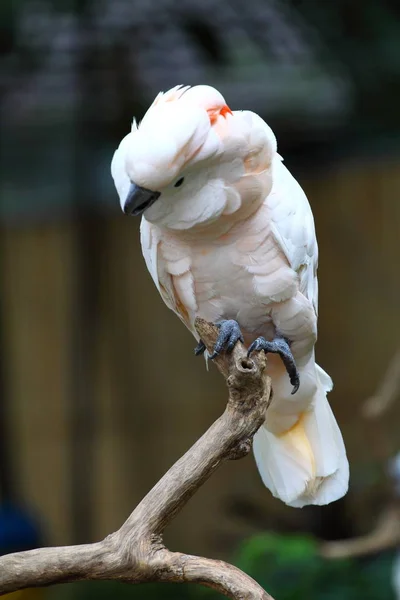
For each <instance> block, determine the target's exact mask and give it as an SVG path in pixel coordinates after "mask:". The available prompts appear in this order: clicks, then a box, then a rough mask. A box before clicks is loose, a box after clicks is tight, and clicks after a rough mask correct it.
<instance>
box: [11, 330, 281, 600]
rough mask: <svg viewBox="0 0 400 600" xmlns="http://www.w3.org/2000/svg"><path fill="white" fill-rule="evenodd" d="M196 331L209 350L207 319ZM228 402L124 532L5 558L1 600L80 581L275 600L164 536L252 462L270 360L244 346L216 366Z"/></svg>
mask: <svg viewBox="0 0 400 600" xmlns="http://www.w3.org/2000/svg"><path fill="white" fill-rule="evenodd" d="M196 329H197V331H198V333H199V335H200V337H201V339H202V340H203V341H204V343H205V345H206V347H207V349H209V350H211V349H212V348H213V346H214V344H215V340H216V337H217V333H218V330H217V329H216V327H215V326H214V325H211V324H209V323H207V322H206V321H204V320H202V319H198V320H197V321H196ZM215 363H216V364H217V367H218V369H219V370H220V371H221V373H222V374H223V375H224V376H225V378H226V383H227V385H228V389H229V399H228V404H227V406H226V409H225V412H224V413H223V415H222V416H221V417H220V418H219V419H217V421H216V422H215V423H214V424H213V425H212V426H211V427H210V429H209V430H208V431H207V432H206V433H205V434H204V435H203V436H202V437H201V438H200V439H199V440H198V441H197V442H196V443H195V444H194V446H192V448H191V449H190V450H189V451H188V452H187V453H186V454H185V455H184V456H183V457H182V458H181V459H180V460H178V462H177V463H175V465H173V467H171V469H170V470H169V471H168V472H167V473H166V474H165V475H164V477H163V478H162V479H161V480H160V481H159V482H158V483H157V484H156V485H155V486H154V488H153V489H152V490H151V491H150V492H149V493H148V494H147V496H146V497H145V498H144V499H143V500H142V502H141V503H140V504H139V505H138V506H137V508H136V509H135V510H134V511H133V512H132V514H131V515H130V516H129V517H128V519H127V520H126V521H125V523H124V524H123V525H122V527H121V528H120V529H119V530H118V531H116V532H115V533H112V534H111V535H109V536H108V537H107V538H105V539H104V540H103V541H101V542H97V543H94V544H85V545H81V546H66V547H60V548H41V549H38V550H31V551H28V552H18V553H14V554H7V555H5V556H2V557H0V595H3V594H5V593H8V592H13V591H16V590H21V589H24V588H27V587H37V586H47V585H52V584H55V583H62V582H71V581H79V580H96V579H97V580H99V579H102V580H105V579H107V580H118V581H125V582H128V583H143V582H150V581H152V582H154V581H165V582H175V583H182V582H193V583H199V584H203V585H205V586H208V587H211V588H214V589H215V590H218V591H219V592H220V593H222V594H224V595H225V596H227V597H229V598H234V599H236V600H272V598H271V596H270V595H269V594H267V593H266V592H265V591H264V590H263V589H262V588H261V587H260V586H259V585H258V584H257V583H256V582H255V581H254V580H253V579H252V578H251V577H249V576H248V575H246V574H245V573H243V572H242V571H240V570H239V569H237V568H236V567H234V566H232V565H229V564H228V563H225V562H223V561H219V560H211V559H208V558H201V557H197V556H190V555H187V554H182V553H179V552H171V551H169V550H168V549H167V548H165V546H164V544H163V540H162V533H163V531H164V529H165V527H166V526H167V525H168V524H169V523H170V521H171V520H172V519H173V518H174V517H175V516H176V515H177V513H178V512H179V511H180V510H181V509H182V507H183V506H184V505H185V504H186V503H187V502H188V500H189V499H190V498H191V497H192V496H193V494H194V493H195V492H196V491H197V490H198V489H199V487H200V486H201V485H202V484H203V483H204V482H205V481H206V480H207V479H208V478H209V477H210V475H212V473H214V471H215V470H216V469H217V468H218V467H219V466H220V464H221V463H223V462H224V461H225V460H229V459H236V458H241V457H242V456H245V455H246V454H247V453H248V452H249V451H250V448H251V440H252V437H253V435H254V434H255V432H256V431H257V429H258V428H259V427H260V426H261V424H262V423H263V422H264V419H265V413H266V409H267V407H268V404H269V401H270V397H271V384H270V379H269V377H268V376H267V374H266V369H265V367H266V358H265V355H264V353H260V354H258V355H255V356H254V358H252V359H249V358H247V356H246V350H245V348H244V346H243V345H242V344H241V343H238V344H237V345H236V347H235V349H234V351H233V353H232V354H231V355H221V356H219V357H217V358H216V360H215Z"/></svg>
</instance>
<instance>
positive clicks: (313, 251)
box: [265, 155, 318, 314]
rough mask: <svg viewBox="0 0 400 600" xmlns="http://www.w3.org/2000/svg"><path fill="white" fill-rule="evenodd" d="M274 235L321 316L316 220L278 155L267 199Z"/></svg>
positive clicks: (305, 294) (299, 187) (302, 289)
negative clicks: (319, 308) (319, 310)
mask: <svg viewBox="0 0 400 600" xmlns="http://www.w3.org/2000/svg"><path fill="white" fill-rule="evenodd" d="M265 202H266V205H267V207H268V212H269V218H270V223H271V228H272V233H273V235H274V237H275V239H276V241H277V243H278V244H279V246H280V248H281V249H282V251H283V252H284V254H285V256H286V258H287V260H288V262H289V264H290V266H291V268H292V269H293V270H294V271H295V272H296V273H297V275H298V277H299V280H300V291H301V293H302V294H303V295H304V296H305V297H306V298H307V299H308V300H309V301H310V302H311V303H312V305H313V307H314V310H315V313H316V314H317V313H318V279H317V268H318V245H317V239H316V235H315V227H314V218H313V214H312V211H311V207H310V205H309V203H308V200H307V196H306V195H305V193H304V192H303V190H302V188H301V186H300V184H299V183H298V182H297V181H296V179H295V178H294V177H293V176H292V175H291V173H290V172H289V171H288V169H287V168H286V167H285V165H283V163H282V159H281V158H280V157H279V155H276V158H275V159H274V165H273V187H272V190H271V193H270V194H269V196H268V197H267V199H266V201H265Z"/></svg>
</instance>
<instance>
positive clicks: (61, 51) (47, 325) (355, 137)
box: [0, 0, 400, 600]
mask: <svg viewBox="0 0 400 600" xmlns="http://www.w3.org/2000/svg"><path fill="white" fill-rule="evenodd" d="M399 6H400V5H399V4H398V2H396V1H395V0H390V1H389V0H364V2H358V1H356V0H353V1H351V0H347V1H346V0H336V1H335V2H325V3H324V2H320V1H318V0H291V1H289V0H280V1H278V0H276V1H275V0H259V1H257V0H247V1H246V2H242V1H240V0H202V1H200V0H181V1H180V2H176V1H174V0H149V1H144V0H143V1H140V0H86V1H75V2H73V1H72V0H59V1H56V0H54V1H50V0H38V1H34V0H29V1H28V0H1V3H0V24H1V36H0V244H1V254H0V260H1V262H0V286H1V293H0V357H1V363H0V394H1V402H0V426H1V429H0V482H1V485H0V494H1V496H0V498H1V506H0V551H2V552H8V551H12V550H14V549H24V548H28V547H34V546H37V545H40V544H44V543H45V544H69V543H78V542H86V541H91V540H96V539H99V538H101V537H103V536H105V535H106V534H108V533H110V532H111V531H112V530H114V529H116V528H118V527H119V525H120V524H121V522H122V521H123V520H124V519H125V518H126V516H127V515H128V514H129V512H130V511H131V510H132V508H133V507H134V506H135V505H136V503H137V502H138V501H139V500H140V499H141V497H142V496H143V495H144V494H145V493H146V491H147V490H148V489H149V488H150V487H151V486H152V485H153V484H154V483H155V482H156V481H157V480H158V479H159V477H160V476H161V475H162V474H163V473H164V472H165V470H166V469H167V468H168V467H169V466H170V465H171V464H172V463H173V462H174V461H175V460H176V459H177V458H178V457H179V456H180V455H181V454H182V453H183V452H184V451H185V450H186V449H187V448H188V447H189V446H190V445H191V444H192V443H193V442H194V441H195V440H196V439H197V438H198V437H199V436H200V435H201V433H202V432H203V431H204V430H205V429H206V428H207V427H208V426H209V425H210V424H211V423H212V421H213V419H215V418H216V417H217V416H218V415H219V414H220V413H221V411H222V410H223V407H224V402H225V400H226V392H225V389H224V384H223V381H222V379H221V378H220V377H219V375H218V374H217V373H216V370H215V369H214V368H213V367H212V366H211V368H210V372H209V373H208V374H207V373H206V371H205V366H204V363H203V361H202V360H200V359H198V360H196V359H195V357H194V356H193V345H194V341H193V339H192V338H191V336H190V335H189V333H188V332H187V331H186V330H185V328H184V327H183V326H182V325H181V323H180V322H179V320H178V319H176V317H175V316H174V315H173V314H172V313H170V312H169V311H168V309H167V308H166V307H165V306H164V305H163V303H162V301H161V299H160V298H159V296H158V293H157V291H156V289H155V287H154V285H153V283H152V282H151V279H150V276H149V275H148V273H147V271H146V267H145V264H144V261H143V259H142V256H141V251H140V246H139V238H138V228H139V222H138V221H136V220H134V219H127V218H125V217H124V216H123V215H122V213H121V211H120V208H119V202H118V198H117V195H116V192H115V190H114V187H113V183H112V179H111V175H110V162H111V158H112V154H113V152H114V150H115V148H116V147H117V145H118V143H119V141H120V140H121V138H122V137H123V136H124V135H125V134H126V133H127V132H128V131H129V128H130V123H131V121H132V118H133V116H134V115H135V116H136V117H137V118H139V119H140V118H141V117H142V115H143V114H144V112H145V110H146V108H147V107H148V105H149V104H150V103H151V101H152V100H153V98H154V96H155V95H156V94H157V93H158V92H159V91H160V90H167V89H169V88H170V87H172V86H174V85H177V84H191V85H195V84H199V83H207V84H210V85H214V86H215V87H217V88H218V89H219V90H220V91H221V92H222V93H223V94H224V95H225V98H226V100H227V102H228V104H229V106H230V107H231V108H232V109H233V110H234V109H250V110H254V111H256V112H258V113H259V114H260V115H261V116H262V117H263V118H264V119H265V120H266V121H267V122H268V123H269V124H270V125H271V127H272V128H273V130H274V131H275V133H276V135H277V138H278V149H279V152H280V154H282V155H283V156H284V159H285V164H286V165H287V166H288V168H289V169H290V170H291V171H292V172H293V174H294V175H295V176H296V177H297V178H298V180H299V181H300V182H301V184H302V186H303V187H304V189H305V191H306V193H307V195H308V197H309V200H310V203H311V205H312V208H313V212H314V216H315V221H316V227H317V234H318V240H319V246H320V269H319V280H320V317H319V341H318V346H317V358H318V362H319V363H320V364H321V365H322V366H323V367H324V368H325V369H326V370H327V371H328V372H329V373H330V374H331V375H332V377H333V379H334V382H335V389H334V391H333V392H332V394H331V395H330V401H331V403H332V405H333V407H334V410H335V413H336V415H337V418H338V421H339V423H340V426H341V429H342V431H343V435H344V438H345V443H346V446H347V449H348V455H349V460H350V464H351V486H350V491H349V493H348V495H347V496H346V498H345V499H343V500H341V501H340V502H337V503H335V504H333V505H331V506H328V507H326V508H323V509H319V508H306V509H303V510H295V509H290V508H287V507H285V506H284V505H283V504H282V503H280V502H278V501H277V500H274V499H272V498H271V497H270V494H269V492H268V491H267V490H265V488H264V487H263V486H262V484H261V480H260V478H259V476H258V473H257V470H256V467H255V464H254V461H253V459H252V457H250V458H247V459H245V460H243V461H240V462H234V463H232V464H229V465H226V466H224V468H223V469H222V470H221V471H220V472H218V473H217V474H216V475H214V477H213V478H212V479H211V480H210V481H209V482H207V484H206V485H205V486H204V487H203V488H202V489H201V490H200V491H199V493H198V494H197V495H196V497H195V498H194V499H193V500H192V501H191V502H190V504H189V506H188V507H186V508H185V510H184V511H183V513H182V514H181V515H180V516H179V517H178V518H177V519H176V521H175V522H174V524H173V525H172V526H171V528H170V529H169V530H168V532H167V535H166V540H167V543H168V544H169V545H170V546H171V547H172V548H173V549H179V550H181V551H188V552H192V553H202V554H206V555H208V556H215V557H222V558H225V559H230V560H234V559H235V556H236V557H237V556H238V554H237V553H238V552H239V550H238V548H240V547H241V546H240V544H243V543H244V541H246V540H249V544H251V543H253V542H252V540H254V539H258V538H254V536H259V535H260V534H261V535H264V534H265V532H271V531H274V532H277V533H278V534H279V535H281V536H282V540H286V539H287V540H289V541H290V540H291V539H292V538H290V537H287V536H288V535H292V534H296V535H298V536H299V537H298V538H296V539H299V540H303V537H304V534H311V535H312V536H314V539H316V540H333V539H341V538H351V537H353V536H356V535H361V534H366V533H367V532H368V531H370V530H371V529H372V528H373V527H374V525H375V522H376V519H377V517H378V516H379V514H380V513H382V512H384V511H385V510H386V507H387V505H388V504H389V503H390V502H391V498H392V495H393V490H392V485H391V482H390V481H389V479H388V477H387V464H388V461H389V460H390V458H391V457H393V456H394V455H395V453H396V452H397V451H399V446H400V436H399V415H400V412H399V411H400V409H399V403H398V402H397V404H396V403H395V402H394V403H393V405H392V406H391V408H390V410H389V409H388V410H387V411H386V412H385V413H384V414H383V415H382V416H381V417H379V418H378V419H373V420H371V419H366V418H365V415H364V412H365V411H364V412H363V410H362V408H363V406H364V403H365V401H366V400H367V398H368V397H370V396H372V395H374V394H375V393H376V390H377V389H378V391H379V382H380V381H381V380H382V378H383V377H384V374H385V371H386V370H387V368H388V367H389V365H390V363H391V360H392V358H393V356H394V354H395V352H396V351H397V350H398V348H399V334H400V316H399V296H400V283H399V261H400V245H399V235H400V110H399V106H400V19H399V16H400V15H399V13H400V7H399ZM154 346H157V348H158V350H159V354H160V362H159V365H158V372H157V373H156V374H154V372H153V367H152V365H150V364H149V361H148V355H149V350H150V349H151V348H152V347H154ZM394 371H395V377H396V376H397V377H400V376H399V375H398V370H397V371H396V369H395V370H394ZM396 373H397V375H396ZM395 387H396V386H395ZM378 395H379V394H378ZM392 396H393V397H395V396H396V393H393V394H392ZM263 539H264V538H263ZM274 539H275V538H274ZM279 539H281V538H279ZM304 539H305V538H304ZM289 541H288V542H287V543H288V547H289V546H290V543H289ZM257 543H258V542H257ZM268 543H269V542H268ZM274 543H275V542H274ZM277 543H278V542H277ZM279 543H280V542H279ZM282 543H283V542H282ZM304 543H306V542H304ZM263 544H264V545H263ZM266 544H267V542H265V540H264V542H259V546H257V552H259V551H260V552H261V554H262V552H264V550H265V547H266V546H265V545H266ZM267 545H268V544H267ZM251 547H252V548H253V549H254V548H255V546H251ZM290 547H291V546H290ZM274 548H275V550H274V552H273V555H274V556H276V555H277V553H278V550H276V547H275V546H274ZM285 548H286V546H285ZM257 552H256V553H257ZM285 552H286V551H285ZM310 552H311V554H310V556H309V563H307V564H313V565H314V566H315V565H317V567H318V573H320V572H322V571H323V572H325V571H324V569H329V568H331V567H328V566H326V565H325V563H324V564H322V563H321V564H320V563H319V562H318V560H317V558H316V556H317V554H318V552H317V550H315V555H314V554H313V552H314V550H313V551H311V550H310ZM289 554H290V551H288V555H289ZM303 554H304V556H305V555H306V554H307V549H306V547H304V552H303ZM246 556H247V555H246ZM285 556H287V555H286V554H285ZM307 556H308V555H307ZM383 558H384V559H385V561H386V562H385V566H384V567H382V569H384V568H386V569H387V573H390V569H391V568H392V567H391V566H390V565H391V564H392V562H391V561H392V554H390V553H389V554H387V553H384V555H383ZM238 560H239V559H238ZM246 560H247V559H246ZM285 560H286V559H285ZM288 560H289V559H288ZM290 560H292V559H290ZM371 560H372V561H374V560H375V561H376V560H378V561H379V560H380V555H378V556H374V557H372V559H371ZM243 561H244V562H243ZM243 561H242V563H241V564H242V565H244V566H245V567H246V570H248V572H250V571H252V570H253V567H254V565H253V563H251V561H250V562H247V563H246V561H245V560H244V559H243ZM239 562H240V561H239ZM265 562H267V559H265ZM289 562H290V561H289ZM250 563H251V564H250ZM262 564H265V563H263V562H262ZM285 564H286V563H285ZM382 564H383V563H382ZM371 565H372V566H371ZM374 565H375V566H374ZM278 567H279V568H278ZM278 567H276V570H277V571H279V569H281V571H282V573H284V574H285V573H287V571H286V570H285V569H287V568H289V567H287V565H286V566H285V567H282V565H281V566H278ZM290 568H292V566H290ZM373 568H376V569H378V567H376V564H375V562H373V564H372V563H367V567H365V563H364V562H361V563H359V562H357V564H354V565H353V566H352V569H353V570H351V576H349V581H348V582H347V584H346V585H347V586H348V588H349V589H350V588H351V587H353V588H354V590H356V589H358V590H359V591H358V592H357V593H358V596H356V597H360V593H361V592H360V589H361V588H357V585H358V583H357V581H358V579H359V578H360V577H361V575H360V573H362V572H363V571H362V570H363V569H366V572H367V573H368V574H369V576H371V577H372V576H373V577H374V579H375V581H377V580H379V577H381V575H378V574H374V573H375V572H374V571H373ZM257 569H258V570H257ZM281 571H279V572H281ZM378 571H379V569H378ZM378 571H377V572H376V573H378ZM262 572H263V567H262V566H261V567H257V568H256V567H254V573H253V572H252V574H253V575H254V576H256V575H257V573H262ZM349 572H350V571H349ZM383 572H384V571H382V570H381V571H379V573H383ZM271 573H272V572H271ZM313 576H314V575H313ZM266 577H267V576H266ZM269 577H270V579H271V578H273V575H272V574H271V575H268V577H267V579H266V581H265V582H263V583H265V585H266V587H267V588H268V589H269V591H271V593H272V592H273V591H274V593H275V594H276V596H277V599H276V600H280V599H282V600H284V599H285V598H297V597H304V596H302V595H301V596H300V595H299V596H296V595H292V596H290V595H287V594H288V593H289V592H287V591H285V589H284V586H283V583H282V581H281V580H279V581H278V582H275V580H274V581H272V579H271V581H270V579H269ZM390 578H391V575H388V576H385V577H384V578H383V580H382V581H384V582H385V583H384V584H382V585H384V586H386V587H385V590H383V589H381V591H380V596H379V597H380V598H393V597H394V596H392V594H393V590H392V588H391V579H390ZM294 580H295V581H296V578H295V579H294ZM334 580H335V577H333V579H332V581H334ZM346 581H347V580H346ZM349 582H350V583H349ZM332 585H333V584H332V582H331V584H330V585H329V586H328V588H329V589H330V590H332ZM268 586H269V587H268ZM271 586H272V587H273V586H275V588H274V589H272V588H271ZM297 589H298V590H300V583H299V585H298V586H297ZM343 589H344V588H343ZM346 589H347V588H346ZM122 590H123V591H122ZM138 590H139V588H131V587H129V588H127V587H125V586H124V587H123V588H122V587H121V588H117V589H116V590H114V589H111V588H108V587H107V585H106V584H105V587H104V588H103V587H102V588H101V589H100V588H98V587H96V584H93V585H92V584H85V586H83V587H82V586H75V587H74V586H65V587H64V588H62V589H61V588H55V589H54V590H52V591H51V594H52V597H55V598H64V597H67V596H68V597H72V596H73V597H78V596H79V594H80V596H79V597H80V598H88V597H89V594H92V595H93V597H96V598H98V597H103V596H101V594H104V597H107V598H108V597H109V598H114V597H115V598H117V597H121V598H122V597H125V595H128V594H129V597H133V594H137V595H136V596H135V598H136V597H137V598H145V594H148V596H149V597H151V598H161V597H162V598H167V597H169V596H167V594H171V596H170V597H171V598H186V596H185V595H184V594H186V593H189V591H184V589H183V588H174V587H173V588H172V590H173V591H171V589H170V588H169V587H168V586H163V587H161V588H151V589H150V588H146V591H145V590H144V588H141V591H138ZM160 590H161V591H160ZM275 590H278V591H275ZM314 590H316V586H314ZM35 593H36V592H35ZM37 593H38V594H39V593H40V594H42V593H44V592H37ZM190 593H192V592H190ZM199 593H201V592H199ZM299 593H300V591H299ZM341 593H342V596H341V597H343V598H347V597H349V598H350V596H346V595H345V592H343V590H342V592H341ZM346 593H347V592H346ZM385 593H386V595H384V594H385ZM24 594H25V595H26V597H28V596H29V594H34V592H30V591H28V592H24ZM123 594H124V596H123ZM193 594H197V591H195V592H193ZM285 594H286V595H285ZM293 594H295V592H293ZM316 594H317V595H316V596H315V598H318V599H322V598H328V597H330V596H328V595H324V593H323V592H322V591H321V592H318V591H317V592H316ZM193 597H195V596H194V595H193ZM196 597H197V596H196ZM336 597H337V594H336ZM365 597H366V596H365ZM372 597H376V596H372ZM146 598H147V596H146Z"/></svg>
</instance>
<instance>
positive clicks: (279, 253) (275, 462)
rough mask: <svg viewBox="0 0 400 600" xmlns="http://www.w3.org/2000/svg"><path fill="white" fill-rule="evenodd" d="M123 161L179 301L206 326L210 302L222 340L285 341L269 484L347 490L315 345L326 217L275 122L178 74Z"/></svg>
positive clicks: (255, 347) (269, 444)
mask: <svg viewBox="0 0 400 600" xmlns="http://www.w3.org/2000/svg"><path fill="white" fill-rule="evenodd" d="M111 172H112V176H113V179H114V182H115V186H116V188H117V191H118V194H119V198H120V203H121V207H122V210H123V211H124V212H125V213H126V214H129V215H143V216H142V221H141V244H142V250H143V255H144V259H145V261H146V265H147V268H148V270H149V271H150V274H151V276H152V278H153V280H154V283H155V285H156V287H157V289H158V291H159V292H160V294H161V296H162V298H163V300H164V302H165V303H166V304H167V306H168V307H169V308H170V309H172V310H173V311H174V312H175V313H176V314H177V315H178V316H179V318H180V319H181V320H182V321H183V322H184V323H185V325H186V326H187V327H188V328H189V330H190V331H191V332H192V333H193V335H194V336H195V337H197V334H196V331H195V329H194V321H195V318H196V317H197V316H199V317H202V318H204V319H206V320H207V321H212V322H214V323H216V324H218V326H219V328H220V335H219V338H218V341H217V344H216V347H215V352H214V354H217V353H219V352H223V351H228V352H229V351H230V350H231V349H232V348H233V346H234V344H235V343H236V341H237V340H238V339H241V340H243V341H244V343H245V344H246V345H247V347H248V350H249V353H251V352H254V351H262V350H263V351H265V352H268V353H271V357H270V361H269V373H270V375H271V378H272V386H273V391H274V396H273V400H272V403H271V405H270V408H269V409H268V411H267V417H266V421H265V423H264V425H263V426H262V427H261V428H260V429H259V431H258V432H257V433H256V435H255V437H254V444H253V448H254V454H255V459H256V462H257V466H258V469H259V471H260V474H261V477H262V480H263V482H264V484H265V485H266V487H267V488H268V489H269V490H270V491H271V492H272V494H273V495H274V496H275V497H277V498H280V499H281V500H282V501H283V502H285V503H286V504H288V505H289V506H296V507H302V506H304V505H307V504H318V505H322V504H328V503H329V502H332V501H334V500H337V499H338V498H340V497H342V496H343V495H344V494H345V493H346V491H347V488H348V479H349V466H348V461H347V457H346V451H345V447H344V444H343V439H342V435H341V433H340V430H339V427H338V425H337V423H336V420H335V417H334V415H333V413H332V410H331V408H330V406H329V404H328V401H327V397H326V394H327V392H329V391H330V390H331V388H332V381H331V378H330V377H329V375H327V374H326V373H325V372H324V371H323V370H322V369H321V368H320V367H319V366H318V365H317V364H316V363H315V357H314V345H315V342H316V339H317V300H318V284H317V262H318V247H317V242H316V237H315V229H314V220H313V216H312V212H311V209H310V206H309V204H308V201H307V198H306V196H305V194H304V192H303V190H302V189H301V187H300V185H299V184H298V183H297V181H296V180H295V179H294V177H293V176H292V175H291V174H290V172H289V171H288V170H287V169H286V167H285V166H284V165H283V162H282V158H281V157H280V156H279V154H278V153H277V143H276V139H275V136H274V134H273V132H272V130H271V129H270V127H269V126H268V125H267V124H266V123H265V122H264V121H263V120H262V119H261V118H260V117H259V116H258V115H257V114H255V113H253V112H251V111H246V110H243V111H234V112H232V111H231V110H230V108H229V107H228V106H227V104H226V102H225V99H224V98H223V96H222V95H221V94H220V93H219V92H218V91H217V90H216V89H214V88H212V87H210V86H207V85H198V86H195V87H182V86H178V87H175V88H173V89H171V90H169V91H168V92H166V93H160V94H159V95H158V96H157V97H156V99H155V100H154V102H153V104H152V105H151V106H150V108H149V109H148V111H147V112H146V114H145V116H144V118H143V120H142V121H141V123H140V125H137V124H136V121H134V122H133V125H132V129H131V132H130V133H129V134H128V135H127V136H126V137H124V138H123V140H122V141H121V143H120V145H119V147H118V149H117V150H116V152H115V154H114V157H113V159H112V164H111ZM197 341H198V342H199V344H198V346H197V349H196V352H197V353H198V354H200V353H201V352H204V349H205V348H204V345H203V344H202V342H201V340H198V339H197ZM211 358H212V356H211Z"/></svg>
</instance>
